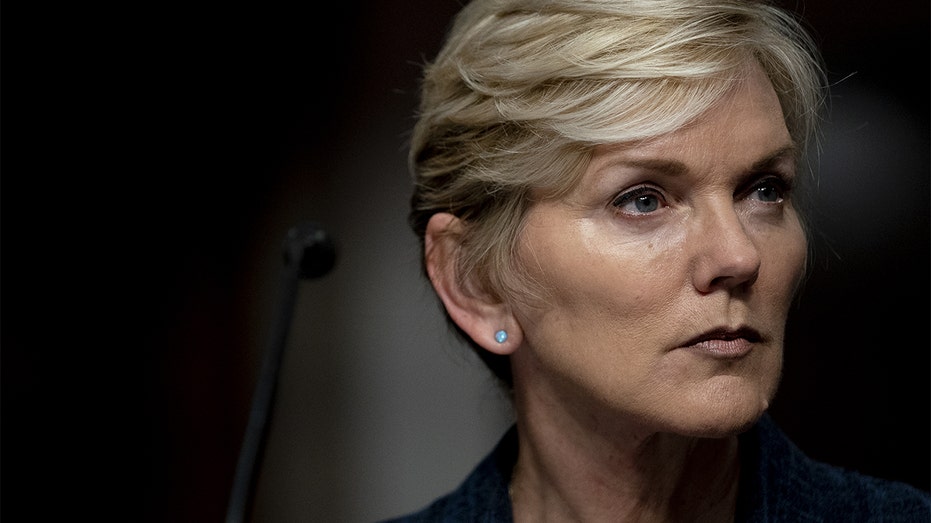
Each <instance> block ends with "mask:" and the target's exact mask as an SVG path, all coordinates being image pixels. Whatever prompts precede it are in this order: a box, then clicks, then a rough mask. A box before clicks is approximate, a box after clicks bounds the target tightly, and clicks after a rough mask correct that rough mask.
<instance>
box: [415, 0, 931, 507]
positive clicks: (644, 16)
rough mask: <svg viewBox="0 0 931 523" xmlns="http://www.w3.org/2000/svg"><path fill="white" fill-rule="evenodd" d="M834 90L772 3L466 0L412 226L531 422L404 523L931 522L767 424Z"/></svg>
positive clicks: (430, 104)
mask: <svg viewBox="0 0 931 523" xmlns="http://www.w3.org/2000/svg"><path fill="white" fill-rule="evenodd" d="M825 86H826V83H825V79H824V75H823V70H822V67H821V61H820V57H819V55H818V53H817V50H816V49H815V46H814V45H813V44H812V41H811V40H810V38H809V37H808V36H807V35H806V34H805V32H804V31H803V29H802V28H801V27H800V25H799V24H798V23H797V22H796V21H795V20H794V19H793V18H792V17H791V16H789V15H788V14H786V13H785V12H783V11H780V10H779V9H777V8H775V7H773V6H771V5H768V4H766V3H760V2H745V1H736V0H719V1H716V2H704V1H692V0H669V1H656V0H651V1H629V0H628V1H620V0H618V1H610V0H591V1H569V0H565V1H549V2H542V1H532V0H511V1H508V0H473V1H472V2H471V3H469V4H467V5H466V6H465V7H464V9H463V10H462V11H461V12H460V14H459V15H458V16H457V18H456V20H455V23H454V25H453V27H452V28H451V31H450V34H449V35H448V40H447V41H446V43H445V45H444V47H443V49H442V50H441V51H440V53H439V55H438V56H437V57H436V59H435V61H434V62H433V63H431V64H428V66H427V67H426V69H425V76H424V79H423V90H422V102H421V107H420V114H419V120H418V122H417V125H416V127H415V129H414V133H413V136H412V143H411V163H412V169H413V172H414V174H415V177H416V189H415V192H414V195H413V198H412V211H411V215H410V219H411V224H412V227H413V229H414V231H415V232H416V233H417V234H418V236H419V237H420V238H421V240H422V245H423V248H424V269H425V274H426V276H427V277H428V278H429V280H430V282H431V283H432V285H433V287H434V289H435V290H436V293H437V295H438V297H439V299H440V300H441V301H442V304H443V306H444V309H445V311H446V313H447V316H448V319H449V320H450V322H451V324H452V325H453V326H454V327H455V329H456V330H457V331H458V332H459V333H460V334H461V335H463V336H464V339H466V340H467V341H468V342H469V343H470V344H471V345H472V347H473V348H474V349H475V350H476V351H477V352H478V354H479V355H480V356H481V358H482V359H483V361H485V362H486V364H487V365H488V366H489V368H490V369H491V370H492V371H493V372H494V373H495V374H496V375H497V376H498V377H499V378H500V379H501V381H502V383H503V384H504V386H506V387H507V388H508V391H509V392H510V393H511V397H512V400H513V404H514V412H515V415H516V423H515V426H514V427H513V428H512V429H511V430H510V431H509V432H508V433H507V434H506V435H505V436H504V437H503V438H502V440H501V442H500V443H499V445H498V446H497V448H496V449H495V450H494V451H493V453H492V454H491V455H489V457H488V458H487V459H486V460H484V461H483V462H482V463H481V464H479V466H478V467H477V468H476V469H475V470H474V472H473V473H472V474H471V475H470V476H469V477H468V478H467V479H466V480H465V481H464V483H463V484H462V486H461V487H460V488H459V489H457V490H456V491H455V492H452V493H450V494H449V495H447V496H444V497H443V498H441V499H439V500H437V501H436V502H434V503H432V504H431V505H430V506H428V507H425V508H424V509H423V510H421V511H420V512H418V513H415V514H412V515H410V516H408V517H406V518H402V519H404V520H407V521H441V520H442V521H509V520H512V519H513V520H514V521H713V522H720V521H773V520H776V521H798V520H833V519H839V520H844V521H861V520H869V519H883V520H885V521H888V520H899V521H928V520H929V517H931V501H929V496H928V495H927V494H926V493H924V492H921V491H919V490H917V489H914V488H912V487H910V486H907V485H904V484H898V483H892V482H885V481H881V480H878V479H874V478H868V477H865V476H860V475H856V474H853V473H850V472H846V471H842V470H840V469H837V468H832V467H829V466H827V465H823V464H819V463H815V462H813V461H810V460H809V459H808V458H806V457H805V456H804V455H802V454H801V453H800V452H799V451H798V450H797V449H796V448H795V447H794V446H792V444H791V443H790V442H789V441H788V440H786V439H785V436H784V435H783V434H782V433H781V432H780V431H779V429H778V428H776V427H775V426H774V425H773V423H772V421H771V420H770V419H769V418H768V417H767V415H766V410H767V408H768V405H769V402H770V401H771V400H772V398H773V396H774V394H775V392H776V389H777V386H778V383H779V378H780V372H781V365H782V351H783V340H784V330H785V326H786V320H787V316H788V311H789V308H790V304H791V302H792V300H793V299H794V298H795V295H796V293H797V290H798V289H799V287H800V284H801V282H802V279H803V277H804V274H805V264H806V258H807V256H806V252H807V241H806V232H805V226H804V220H803V217H802V215H801V212H800V211H801V209H800V208H801V205H800V201H801V200H802V199H803V198H802V196H803V193H804V187H805V185H806V178H807V176H806V170H805V168H804V164H803V160H804V159H805V158H806V155H807V151H808V150H809V144H810V143H811V141H812V139H813V138H814V136H815V129H816V120H817V118H818V112H819V110H820V109H821V107H822V104H823V100H824V89H825Z"/></svg>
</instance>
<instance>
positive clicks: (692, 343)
mask: <svg viewBox="0 0 931 523" xmlns="http://www.w3.org/2000/svg"><path fill="white" fill-rule="evenodd" d="M761 341H763V336H762V335H760V333H759V332H758V331H756V330H755V329H752V328H750V327H739V328H736V329H732V328H727V327H720V328H716V329H712V330H709V331H706V332H703V333H702V334H699V335H698V336H695V337H694V338H692V339H690V340H688V341H687V342H685V343H684V344H683V345H682V346H681V347H680V348H682V349H686V350H689V351H693V352H698V353H701V354H704V355H707V356H711V357H714V358H722V359H732V358H740V357H742V356H745V355H746V354H747V353H749V352H750V351H751V350H752V349H753V346H754V345H756V344H758V343H760V342H761Z"/></svg>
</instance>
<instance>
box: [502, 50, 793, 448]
mask: <svg viewBox="0 0 931 523" xmlns="http://www.w3.org/2000/svg"><path fill="white" fill-rule="evenodd" d="M795 159H796V151H795V150H794V149H793V142H792V139H791V137H790V136H789V132H788V130H787V129H786V126H785V123H784V119H783V114H782V110H781V108H780V105H779V101H778V99H777V97H776V94H775V92H774V91H773V89H772V87H771V85H770V83H769V81H768V80H767V78H766V76H765V75H764V74H763V72H762V71H761V70H759V68H756V69H754V70H753V72H752V74H751V75H750V77H749V78H748V80H747V81H746V82H745V83H744V84H742V85H741V86H740V87H739V88H737V89H735V90H734V91H733V92H732V93H731V95H729V96H728V97H726V98H725V99H723V100H722V101H721V102H720V103H719V104H717V105H716V106H715V107H713V108H712V109H711V110H710V111H709V112H707V113H706V114H705V115H704V116H703V117H702V118H700V119H699V120H698V121H696V122H695V123H694V125H691V126H689V127H687V128H683V129H680V130H678V131H676V132H673V133H670V134H668V135H664V136H660V137H658V138H655V139H651V140H649V141H646V142H642V143H636V144H630V145H615V146H603V147H600V148H598V149H596V151H595V153H594V155H593V157H592V161H591V164H590V165H589V166H588V168H587V170H586V172H585V174H584V176H583V178H582V180H581V183H580V184H579V185H578V186H577V187H576V188H575V189H573V191H572V192H571V193H569V194H568V195H567V196H565V197H561V198H560V199H558V200H551V201H542V202H540V203H537V204H535V205H534V207H533V208H532V209H531V210H530V212H529V215H528V216H527V222H526V228H525V230H524V231H523V233H522V236H521V240H520V246H519V259H520V260H521V262H522V263H523V264H524V265H525V266H526V267H527V268H528V270H529V271H530V274H531V275H532V276H533V277H534V278H535V279H537V280H538V281H540V282H542V283H543V284H544V286H545V287H546V288H548V289H549V293H548V294H547V295H546V296H544V297H543V299H540V300H538V302H536V303H534V304H533V305H532V306H530V305H514V309H513V313H514V315H515V318H516V319H517V321H518V322H519V323H520V325H521V328H522V329H523V333H524V342H523V344H522V345H521V346H520V347H519V348H518V349H517V350H516V351H515V353H514V354H513V356H512V361H513V365H514V374H515V384H516V386H517V390H518V394H522V395H523V396H524V397H523V398H522V399H521V398H519V401H523V402H524V403H525V404H526V408H529V409H533V408H534V406H535V405H546V406H547V407H546V408H547V409H552V408H553V406H557V407H558V408H559V409H564V410H565V411H566V413H568V414H570V415H572V416H574V417H577V418H579V419H583V418H584V419H585V420H586V422H595V423H604V422H605V421H607V420H626V421H627V422H630V421H634V422H636V423H637V424H638V426H641V427H645V428H648V429H649V430H660V431H671V432H676V433H681V434H693V435H721V434H726V433H731V432H734V431H738V430H742V429H744V428H746V427H747V426H748V425H749V424H750V423H752V422H753V421H755V420H756V419H757V418H758V417H759V415H760V414H762V412H763V411H764V410H765V409H766V408H767V406H768V404H769V401H770V400H771V399H772V397H773V394H774V393H775V390H776V387H777V384H778V382H779V377H780V371H781V365H782V348H783V335H784V328H785V323H786V317H787V314H788V310H789V307H790V303H791V301H792V299H793V296H794V292H795V290H796V288H797V285H798V283H799V281H800V278H801V276H802V273H803V271H804V264H805V256H806V239H805V234H804V232H803V229H802V226H801V223H800V220H799V217H798V215H797V213H796V209H795V208H794V207H793V203H792V195H791V186H792V184H793V179H794V178H795V174H796V171H795V168H796V165H795ZM605 414H607V415H609V416H610V417H605V416H604V415H605Z"/></svg>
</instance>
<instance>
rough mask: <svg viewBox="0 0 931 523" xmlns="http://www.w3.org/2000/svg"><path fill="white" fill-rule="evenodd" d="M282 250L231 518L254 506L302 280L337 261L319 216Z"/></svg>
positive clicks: (295, 231)
mask: <svg viewBox="0 0 931 523" xmlns="http://www.w3.org/2000/svg"><path fill="white" fill-rule="evenodd" d="M283 254H284V259H283V262H284V270H283V272H282V277H281V283H280V293H281V294H280V299H279V302H278V308H277V311H276V314H275V321H274V324H273V325H272V331H271V338H270V343H269V346H268V349H267V351H266V353H265V355H264V358H263V361H262V369H261V373H260V374H259V377H258V381H257V383H256V386H255V391H254V393H253V396H252V409H251V411H250V413H249V423H248V425H247V426H246V434H245V437H244V439H243V443H242V447H241V448H240V452H239V460H238V462H237V464H236V473H235V476H234V477H233V488H232V492H231V495H230V500H229V505H228V507H227V512H226V523H244V522H245V521H247V518H248V517H249V515H250V514H251V511H252V502H253V498H254V495H255V482H256V478H257V476H258V473H259V470H260V469H261V464H262V458H263V456H264V452H265V441H266V439H267V437H268V429H269V422H270V420H271V414H272V410H273V407H274V402H275V392H276V390H277V385H278V375H279V370H280V368H281V359H282V354H283V352H284V348H285V345H286V344H287V339H288V331H289V330H290V328H291V319H292V316H293V312H294V302H295V299H296V297H297V291H298V283H299V280H300V279H313V278H319V277H321V276H324V275H325V274H326V273H328V272H329V271H330V269H331V268H332V267H333V265H334V262H335V261H336V249H335V247H334V245H333V242H332V240H331V239H330V237H329V236H328V235H327V233H326V232H325V231H324V230H323V229H322V228H321V227H320V226H319V225H318V224H316V223H314V222H304V223H300V224H298V225H295V226H294V227H292V228H291V229H290V230H289V231H288V233H287V236H286V237H285V240H284V252H283Z"/></svg>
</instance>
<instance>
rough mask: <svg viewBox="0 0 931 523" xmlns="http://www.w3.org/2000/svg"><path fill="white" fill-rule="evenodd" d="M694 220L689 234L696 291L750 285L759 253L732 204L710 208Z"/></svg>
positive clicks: (711, 290)
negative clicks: (690, 235) (690, 234)
mask: <svg viewBox="0 0 931 523" xmlns="http://www.w3.org/2000/svg"><path fill="white" fill-rule="evenodd" d="M696 218H697V219H696V221H695V222H694V225H695V227H694V229H693V230H692V231H691V232H692V237H691V243H692V248H693V249H694V250H693V260H694V270H693V272H692V279H693V284H694V286H695V288H696V289H697V290H698V291H699V292H701V293H710V292H714V291H716V290H719V289H725V290H733V289H736V288H746V287H748V286H749V285H752V284H753V282H755V281H756V279H757V276H759V274H760V262H761V260H760V251H759V249H758V248H757V246H756V244H755V243H754V242H753V238H752V237H751V236H750V234H749V233H748V231H747V228H746V227H745V225H744V223H743V222H742V221H741V218H740V215H739V214H738V212H737V210H736V209H734V206H733V203H732V202H728V203H727V204H721V205H715V206H711V207H709V208H707V209H706V210H705V211H704V212H701V213H699V214H698V215H697V216H696Z"/></svg>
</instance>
